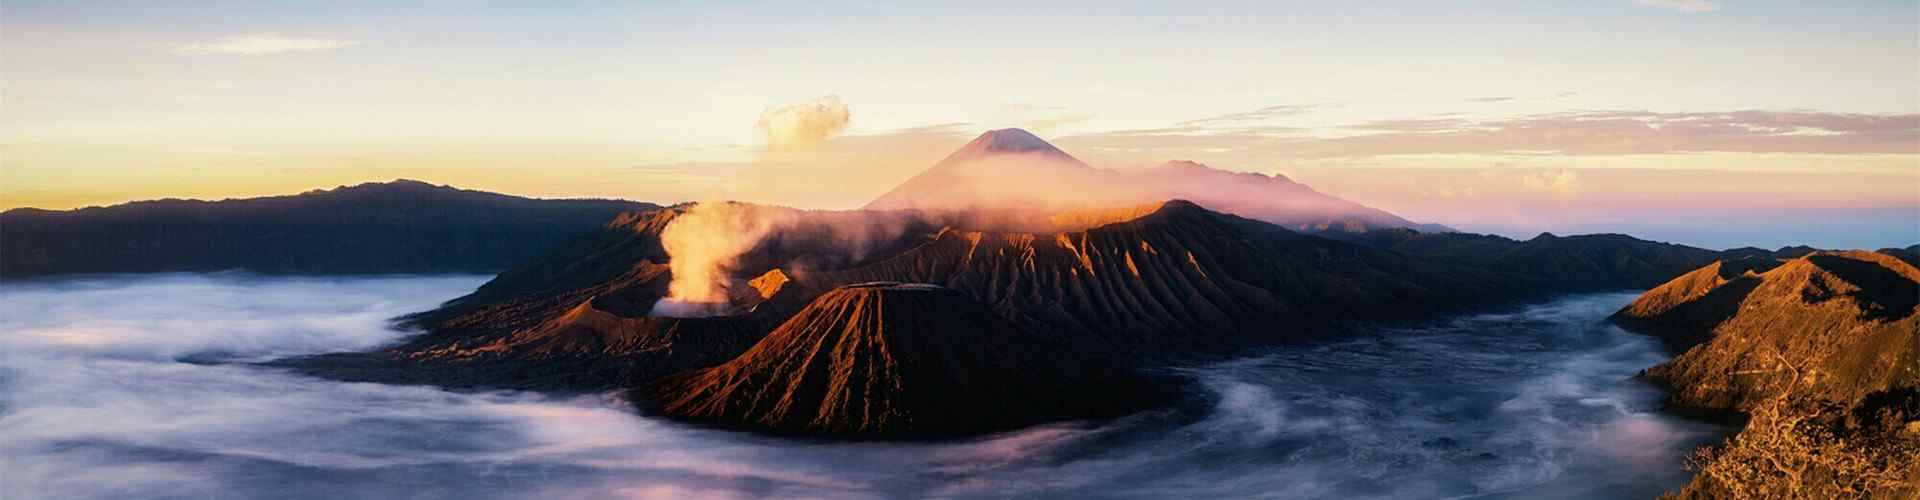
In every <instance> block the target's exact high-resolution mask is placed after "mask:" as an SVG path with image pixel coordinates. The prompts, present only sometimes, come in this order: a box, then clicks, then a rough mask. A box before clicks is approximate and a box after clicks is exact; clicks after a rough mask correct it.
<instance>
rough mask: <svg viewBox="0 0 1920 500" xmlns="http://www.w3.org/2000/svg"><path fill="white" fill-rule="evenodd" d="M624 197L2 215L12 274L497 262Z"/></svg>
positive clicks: (368, 187)
mask: <svg viewBox="0 0 1920 500" xmlns="http://www.w3.org/2000/svg"><path fill="white" fill-rule="evenodd" d="M653 207H655V206H654V205H650V204H646V203H636V202H628V201H615V200H536V199H529V198H520V197H515V196H507V195H501V194H494V193H486V192H480V191H468V190H462V189H455V188H451V187H446V186H433V185H429V184H426V183H422V182H417V181H407V180H401V181H394V182H389V183H369V184H361V185H357V186H351V187H340V188H336V189H331V190H324V191H311V192H307V193H303V194H299V195H292V196H273V197H265V198H248V199H237V200H224V201H199V200H176V199H167V200H155V201H141V202H133V203H127V204H122V205H114V206H110V207H94V208H83V209H78V210H66V211H49V210H38V209H27V208H23V209H14V210H8V211H6V212H5V213H0V277H7V278H20V277H30V276H43V275H51V274H69V273H141V272H166V271H215V270H224V269H236V268H237V269H247V270H252V271H257V272H263V273H308V274H313V273H319V274H335V273H435V272H478V271H497V270H500V269H505V268H508V267H511V266H514V265H516V264H519V263H521V262H523V261H525V260H527V259H530V258H533V257H534V256H537V255H540V254H541V253H542V252H545V251H546V250H548V249H549V248H550V247H552V246H553V245H554V244H556V243H560V242H562V241H565V240H567V239H570V238H573V237H576V236H579V235H581V234H583V233H586V232H588V231H591V230H593V229H594V228H596V227H599V226H600V225H602V224H604V223H606V222H607V221H608V220H610V219H612V218H613V217H614V216H615V215H617V214H620V213H622V212H629V211H634V210H644V209H649V208H653Z"/></svg>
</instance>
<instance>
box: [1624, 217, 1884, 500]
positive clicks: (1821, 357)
mask: <svg viewBox="0 0 1920 500" xmlns="http://www.w3.org/2000/svg"><path fill="white" fill-rule="evenodd" d="M1788 250H1792V249H1788ZM1913 250H1914V249H1906V250H1882V251H1879V252H1867V251H1847V252H1822V251H1810V252H1790V253H1797V254H1799V255H1798V256H1797V257H1791V258H1781V257H1761V256H1746V257H1741V258H1735V259H1728V260H1722V261H1719V262H1716V263H1714V264H1711V265H1708V266H1706V267H1702V268H1700V269H1698V270H1695V271H1693V272H1690V273H1687V274H1686V275H1684V276H1681V277H1679V278H1676V279H1674V280H1673V281H1671V282H1668V283H1666V284H1664V285H1661V286H1660V287H1658V288H1655V289H1653V290H1651V291H1648V292H1647V293H1646V294H1644V295H1642V296H1641V297H1640V298H1639V299H1637V300H1635V301H1634V302H1633V303H1632V304H1630V305H1628V306H1627V307H1626V308H1625V309H1622V310H1621V311H1620V312H1619V313H1618V314H1616V315H1615V320H1616V321H1617V322H1619V323H1621V324H1623V325H1624V326H1627V327H1629V328H1634V329H1637V330H1641V331H1645V332H1648V333H1651V334H1653V335H1656V336H1658V337H1659V338H1661V339H1662V340H1663V341H1665V342H1666V343H1667V345H1668V346H1670V347H1671V348H1672V349H1673V350H1674V351H1675V352H1679V353H1680V354H1679V355H1678V356H1676V357H1675V358H1674V359H1672V360H1671V361H1668V362H1666V363H1663V364H1661V365H1659V366H1655V367H1653V368H1651V369H1648V370H1647V371H1646V373H1645V377H1646V378H1648V379H1650V380H1652V381H1655V382H1657V383H1660V384H1662V385H1665V386H1667V387H1668V388H1669V390H1670V393H1669V402H1670V403H1671V404H1672V405H1673V406H1675V407H1676V408H1680V409H1684V410H1690V411H1694V412H1699V413H1702V414H1707V415H1719V416H1723V417H1732V418H1733V419H1734V420H1736V421H1738V420H1746V425H1745V428H1744V429H1743V430H1742V431H1741V432H1740V434H1738V435H1737V436H1735V437H1734V438H1732V439H1731V440H1730V441H1729V442H1728V443H1727V444H1725V445H1722V446H1721V447H1719V448H1716V449H1714V450H1711V451H1710V452H1708V453H1706V454H1703V456H1702V460H1701V462H1702V467H1701V471H1702V473H1701V474H1699V475H1697V476H1696V478H1695V480H1694V482H1693V484H1691V485H1689V486H1688V487H1687V489H1686V490H1683V491H1682V492H1681V496H1683V497H1690V498H1756V497H1766V498H1788V497H1807V498H1839V497H1854V496H1861V495H1871V496H1875V497H1887V498H1910V497H1912V496H1916V495H1920V268H1916V264H1917V263H1920V252H1915V251H1913Z"/></svg>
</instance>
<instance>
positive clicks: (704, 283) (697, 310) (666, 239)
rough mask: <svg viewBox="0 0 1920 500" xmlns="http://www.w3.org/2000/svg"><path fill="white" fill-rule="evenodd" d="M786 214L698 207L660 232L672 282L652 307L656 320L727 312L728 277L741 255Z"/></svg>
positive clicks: (735, 206)
mask: <svg viewBox="0 0 1920 500" xmlns="http://www.w3.org/2000/svg"><path fill="white" fill-rule="evenodd" d="M790 218H791V214H790V213H786V212H779V211H772V210H759V209H757V208H756V207H754V206H751V205H747V204H743V203H734V202H718V203H699V204H695V205H694V206H693V207H691V208H688V209H687V211H686V213H682V214H680V215H679V216H677V217H674V218H673V222H670V223H668V224H667V228H666V229H665V230H662V231H661V232H660V244H661V246H663V247H665V248H666V250H667V255H668V256H670V257H671V260H670V261H669V262H668V266H669V267H670V268H671V269H672V270H673V283H672V284H670V285H668V287H667V298H665V299H661V300H660V302H658V303H655V304H654V309H653V314H655V315H659V316H676V317H697V316H713V315H716V314H723V313H725V312H726V310H727V303H728V300H727V298H728V296H727V287H728V281H729V280H728V275H729V273H730V272H731V271H732V267H733V264H734V261H735V260H736V259H738V258H739V257H740V254H742V253H746V251H747V250H750V249H752V248H753V246H754V245H755V244H757V243H759V242H760V240H761V239H762V238H765V237H766V236H767V234H769V233H772V232H773V231H774V229H775V228H776V227H778V226H780V225H783V224H785V223H787V219H790Z"/></svg>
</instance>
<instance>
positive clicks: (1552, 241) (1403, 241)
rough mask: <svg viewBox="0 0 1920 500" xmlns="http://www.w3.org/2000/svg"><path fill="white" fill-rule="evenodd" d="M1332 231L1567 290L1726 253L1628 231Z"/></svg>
mask: <svg viewBox="0 0 1920 500" xmlns="http://www.w3.org/2000/svg"><path fill="white" fill-rule="evenodd" d="M1329 235H1330V236H1335V237H1339V238H1341V239H1343V240H1346V241H1353V242H1358V243H1362V244H1366V245H1369V246H1373V247H1375V248H1381V249H1385V250H1392V251H1395V252H1399V253H1403V254H1407V255H1410V256H1415V257H1421V258H1425V259H1432V260H1436V261H1441V262H1453V263H1461V264H1467V265H1471V266H1476V267H1482V268H1485V269H1488V270H1493V271H1499V272H1505V273H1511V274H1516V275H1521V277H1519V278H1516V279H1517V280H1518V281H1517V283H1522V284H1525V285H1527V286H1535V287H1545V288H1551V289H1554V290H1561V291H1590V290H1621V289H1636V288H1651V287H1654V286H1658V285H1659V284H1661V283H1663V282H1665V281H1667V280H1669V279H1672V278H1673V277H1675V276H1679V275H1681V274H1684V273H1686V272H1688V271H1691V270H1693V269H1695V268H1698V267H1700V266H1703V265H1706V264H1709V263H1712V262H1714V261H1715V260H1717V259H1720V258H1722V257H1723V256H1724V254H1723V253H1721V252H1715V251H1712V250H1706V249H1701V248H1694V247H1689V246H1685V245H1675V244H1671V243H1660V242H1654V241H1646V240H1642V239H1638V238H1634V237H1631V236H1627V235H1624V234H1587V235H1576V236H1556V235H1554V234H1553V233H1541V234H1540V235H1539V236H1535V237H1534V238H1532V239H1528V240H1515V239H1512V238H1505V237H1501V236H1493V235H1484V234H1468V233H1421V232H1416V231H1408V230H1379V231H1369V232H1366V233H1359V234H1348V235H1339V234H1331V233H1329Z"/></svg>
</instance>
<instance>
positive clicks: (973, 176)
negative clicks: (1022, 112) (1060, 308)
mask: <svg viewBox="0 0 1920 500" xmlns="http://www.w3.org/2000/svg"><path fill="white" fill-rule="evenodd" d="M1170 199H1184V200H1189V201H1193V202H1195V203H1199V204H1200V205H1201V206H1205V207H1209V208H1212V209H1214V210H1220V211H1224V212H1229V213H1233V214H1237V215H1240V216H1242V217H1248V218H1252V219H1259V220H1264V221H1267V222H1271V223H1274V224H1279V225H1281V226H1286V227H1288V228H1290V229H1294V230H1300V231H1315V230H1326V229H1332V230H1338V231H1352V232H1360V231H1366V230H1369V229H1382V228H1412V229H1418V230H1420V231H1425V232H1444V231H1450V229H1448V228H1446V227H1444V226H1438V225H1433V224H1418V223H1414V222H1412V221H1409V220H1406V219H1403V218H1401V217H1399V216H1396V215H1393V214H1390V213H1387V212H1385V211H1382V210H1379V209H1375V208H1370V207H1367V206H1364V205H1361V204H1358V203H1354V202H1351V201H1347V200H1343V199H1340V198H1336V197H1333V196H1329V195H1326V194H1322V193H1320V192H1317V191H1314V190H1313V188H1310V187H1307V186H1306V185H1304V184H1300V183H1296V182H1293V181H1291V180H1288V179H1287V178H1286V177H1281V176H1268V175H1262V174H1250V173H1236V172H1229V171H1225V170H1218V169H1214V168H1211V167H1208V166H1206V165H1201V164H1199V163H1194V162H1190V161H1169V162H1167V163H1164V164H1162V165H1160V166H1157V167H1153V168H1149V169H1145V170H1140V171H1131V172H1121V171H1113V170H1102V169H1098V168H1094V167H1092V166H1089V165H1087V164H1086V163H1084V162H1081V161H1080V160H1079V159H1078V158H1074V157H1073V155H1070V154H1067V153H1066V152H1065V151H1061V150H1060V149H1059V148H1055V147H1054V146H1053V145H1052V144H1048V143H1047V142H1046V141H1045V140H1042V139H1040V138H1039V137H1036V136H1034V135H1033V134H1032V133H1029V132H1027V131H1025V130H1021V129H1000V130H993V131H988V132H986V133H984V134H981V135H980V137H978V138H975V139H974V140H973V141H972V142H969V143H967V144H966V145H965V146H962V147H961V148H960V149H959V150H957V151H954V152H953V154H951V155H948V156H947V157H946V159H943V160H941V161H940V162H939V163H936V164H934V165H933V167H932V168H929V169H927V170H926V171H925V172H921V173H920V174H919V175H916V176H914V177H913V178H911V179H908V180H907V181H906V182H904V183H901V184H900V185H899V186H898V187H895V188H894V189H893V190H891V191H888V192H887V193H886V194H883V195H881V196H880V197H879V198H876V199H874V200H873V201H872V202H870V203H868V204H867V205H866V207H865V209H867V210H899V209H919V210H963V211H991V212H1022V211H1039V212H1048V213H1052V212H1059V211H1063V210H1071V209H1084V208H1089V207H1118V206H1126V205H1137V204H1142V203H1154V202H1159V201H1165V200H1170Z"/></svg>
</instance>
